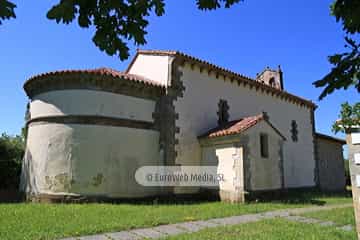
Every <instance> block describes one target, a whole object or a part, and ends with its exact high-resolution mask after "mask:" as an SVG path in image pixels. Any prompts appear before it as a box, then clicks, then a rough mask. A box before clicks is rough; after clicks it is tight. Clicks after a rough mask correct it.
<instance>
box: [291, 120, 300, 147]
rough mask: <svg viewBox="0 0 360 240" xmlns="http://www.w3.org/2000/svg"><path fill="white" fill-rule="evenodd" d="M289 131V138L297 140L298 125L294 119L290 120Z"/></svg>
mask: <svg viewBox="0 0 360 240" xmlns="http://www.w3.org/2000/svg"><path fill="white" fill-rule="evenodd" d="M290 132H291V139H292V140H293V142H297V141H298V125H297V122H296V121H295V120H292V121H291V130H290Z"/></svg>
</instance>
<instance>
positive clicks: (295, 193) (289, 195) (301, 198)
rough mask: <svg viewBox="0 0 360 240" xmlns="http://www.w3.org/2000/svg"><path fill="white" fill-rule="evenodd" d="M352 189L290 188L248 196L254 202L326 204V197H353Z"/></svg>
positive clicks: (249, 200)
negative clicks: (324, 190) (339, 190)
mask: <svg viewBox="0 0 360 240" xmlns="http://www.w3.org/2000/svg"><path fill="white" fill-rule="evenodd" d="M351 197H352V194H351V191H348V190H344V191H342V192H333V193H332V192H321V191H319V190H317V189H289V190H284V191H277V192H263V193H251V194H249V196H248V197H247V200H248V202H249V203H252V202H263V203H264V202H277V203H284V204H313V205H325V204H326V203H327V202H326V201H325V200H324V199H325V198H351Z"/></svg>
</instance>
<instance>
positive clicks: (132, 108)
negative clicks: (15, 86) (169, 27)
mask: <svg viewBox="0 0 360 240" xmlns="http://www.w3.org/2000/svg"><path fill="white" fill-rule="evenodd" d="M24 89H25V92H26V94H27V96H28V97H29V98H30V106H29V120H28V122H27V127H28V137H27V144H26V153H25V158H24V162H23V169H22V176H21V184H20V185H21V186H20V188H21V190H22V191H24V192H25V193H26V196H27V198H28V199H29V200H33V201H63V200H69V199H119V198H120V199H123V198H142V197H153V196H161V195H170V194H171V195H172V194H198V193H201V192H202V190H204V189H203V188H201V187H173V188H168V187H167V188H164V187H145V186H142V185H140V184H138V183H137V182H136V181H135V177H134V175H135V172H136V170H137V169H138V168H140V167H142V166H162V165H165V166H209V165H210V166H217V167H218V168H219V170H221V171H222V172H225V173H226V174H225V177H226V181H225V182H222V183H220V184H219V186H218V187H217V188H216V189H215V192H216V193H217V194H218V195H219V197H220V198H221V199H222V200H225V201H231V202H242V201H244V199H245V197H246V194H248V193H252V192H261V191H277V190H283V189H289V188H312V187H321V188H322V189H329V190H342V189H343V188H344V184H345V178H344V162H343V157H342V145H343V144H344V141H343V140H341V139H335V138H332V137H329V136H326V135H323V134H317V133H316V132H315V119H314V111H315V109H316V105H315V104H314V103H313V102H311V101H309V100H306V99H304V98H301V97H299V96H296V95H294V94H291V93H288V92H287V91H285V89H284V79H283V73H282V70H281V69H280V67H279V68H278V69H276V70H273V69H270V68H266V69H265V70H264V71H262V72H261V73H259V74H257V76H256V77H255V78H249V77H246V76H244V75H241V74H239V73H235V72H232V71H230V70H227V69H224V68H222V67H219V66H217V65H214V64H212V63H209V62H207V61H204V60H201V59H198V58H195V57H192V56H190V55H187V54H184V53H181V52H177V51H153V50H138V51H137V53H136V56H135V57H134V58H133V59H132V61H131V63H130V64H129V66H128V68H127V69H126V70H125V71H123V72H120V71H117V70H113V69H109V68H98V69H91V70H64V71H54V72H48V73H43V74H39V75H37V76H34V77H32V78H30V79H29V80H27V81H26V82H25V84H24ZM212 192H214V190H212Z"/></svg>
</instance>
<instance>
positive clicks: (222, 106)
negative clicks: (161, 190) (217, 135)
mask: <svg viewBox="0 0 360 240" xmlns="http://www.w3.org/2000/svg"><path fill="white" fill-rule="evenodd" d="M218 109H219V110H218V112H217V115H218V124H219V125H220V126H221V125H224V124H226V123H227V122H228V121H229V105H228V103H227V101H226V100H224V99H220V101H219V103H218Z"/></svg>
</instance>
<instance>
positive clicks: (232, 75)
mask: <svg viewBox="0 0 360 240" xmlns="http://www.w3.org/2000/svg"><path fill="white" fill-rule="evenodd" d="M139 54H145V55H158V56H173V57H176V58H179V59H180V60H181V61H183V62H189V63H190V64H191V65H198V66H199V67H200V68H201V69H202V68H205V69H209V70H211V71H212V72H215V73H216V74H217V75H223V76H224V77H225V76H226V77H228V78H229V79H231V80H235V81H238V82H242V83H244V84H248V85H249V86H251V87H254V88H255V89H261V90H263V91H264V92H266V93H268V94H271V95H272V96H274V95H275V96H277V97H280V98H281V99H283V98H284V99H287V100H291V101H294V102H296V103H299V104H301V105H305V106H308V107H310V108H316V107H317V106H316V105H315V104H314V103H313V102H312V101H310V100H307V99H303V98H301V97H298V96H296V95H293V94H291V93H288V92H286V91H284V90H280V89H276V88H274V87H271V86H269V85H266V84H264V83H261V82H258V81H256V80H255V79H253V78H250V77H247V76H244V75H242V74H239V73H236V72H233V71H231V70H228V69H226V68H223V67H220V66H218V65H215V64H212V63H210V62H207V61H205V60H202V59H200V58H196V57H194V56H191V55H188V54H186V53H182V52H179V51H172V50H141V49H138V50H137V53H136V56H135V57H134V58H133V60H132V61H131V63H130V64H129V66H128V68H127V70H126V71H125V72H128V71H129V70H130V68H131V66H132V64H133V63H134V62H135V59H136V57H137V56H138V55H139Z"/></svg>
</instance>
